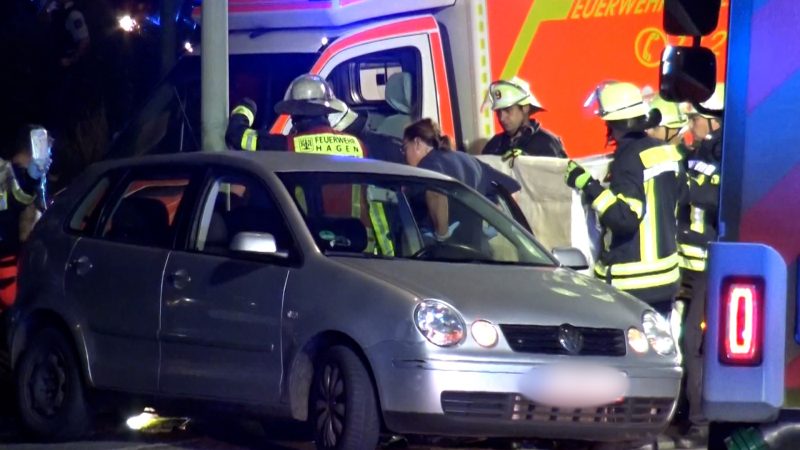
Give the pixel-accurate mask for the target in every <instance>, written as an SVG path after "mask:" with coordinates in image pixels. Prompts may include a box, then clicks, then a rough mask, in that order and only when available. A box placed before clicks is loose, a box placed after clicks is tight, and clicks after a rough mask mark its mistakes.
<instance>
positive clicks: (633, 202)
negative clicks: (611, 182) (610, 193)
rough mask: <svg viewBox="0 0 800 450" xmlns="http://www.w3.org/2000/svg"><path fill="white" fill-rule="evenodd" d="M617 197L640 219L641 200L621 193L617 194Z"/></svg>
mask: <svg viewBox="0 0 800 450" xmlns="http://www.w3.org/2000/svg"><path fill="white" fill-rule="evenodd" d="M617 198H618V199H620V200H622V201H623V202H625V204H627V205H628V206H630V208H631V210H632V211H633V212H634V213H635V214H636V218H638V219H641V218H642V214H644V205H642V202H641V200H638V199H635V198H633V197H626V196H624V195H622V194H617Z"/></svg>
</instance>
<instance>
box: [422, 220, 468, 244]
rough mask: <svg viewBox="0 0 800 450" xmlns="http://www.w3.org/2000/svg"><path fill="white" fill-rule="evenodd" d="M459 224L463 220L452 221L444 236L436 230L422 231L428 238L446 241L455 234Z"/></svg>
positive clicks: (424, 236) (423, 235)
mask: <svg viewBox="0 0 800 450" xmlns="http://www.w3.org/2000/svg"><path fill="white" fill-rule="evenodd" d="M459 225H461V222H460V221H458V220H456V221H455V222H453V223H451V224H450V226H449V227H447V234H445V235H444V236H442V235H440V234H439V233H437V232H435V231H426V232H424V233H422V237H423V238H428V239H433V240H435V241H436V242H444V241H446V240H448V239H450V238H451V237H452V236H453V232H454V231H456V228H458V227H459Z"/></svg>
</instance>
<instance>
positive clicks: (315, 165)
mask: <svg viewBox="0 0 800 450" xmlns="http://www.w3.org/2000/svg"><path fill="white" fill-rule="evenodd" d="M171 164H201V165H204V164H228V165H235V166H241V165H243V164H244V165H247V166H252V165H254V164H255V165H257V166H258V167H259V168H261V169H263V170H265V171H267V172H274V173H287V172H333V173H347V172H356V173H367V174H378V175H399V176H407V177H423V178H433V179H438V180H452V178H450V177H448V176H446V175H442V174H440V173H437V172H433V171H430V170H425V169H418V168H416V167H411V166H408V165H405V164H396V163H389V162H384V161H378V160H374V159H362V158H353V157H347V156H328V155H316V154H302V153H295V152H287V151H259V152H246V151H234V150H224V151H219V152H190V153H174V154H168V155H155V156H139V157H135V158H125V159H117V160H110V161H105V162H101V163H98V164H96V165H95V167H94V169H95V170H98V171H101V172H105V171H106V170H110V169H116V168H124V167H129V168H132V167H140V166H149V165H158V166H169V165H171Z"/></svg>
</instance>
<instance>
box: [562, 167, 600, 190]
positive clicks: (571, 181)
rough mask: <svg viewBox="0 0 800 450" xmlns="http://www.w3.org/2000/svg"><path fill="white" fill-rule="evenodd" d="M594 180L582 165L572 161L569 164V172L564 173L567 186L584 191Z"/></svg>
mask: <svg viewBox="0 0 800 450" xmlns="http://www.w3.org/2000/svg"><path fill="white" fill-rule="evenodd" d="M592 180H593V178H592V175H591V174H590V173H589V172H587V171H586V170H585V169H584V168H583V167H581V165H580V164H578V163H576V162H575V161H572V160H570V161H569V162H568V163H567V171H566V172H564V182H565V183H567V186H569V187H571V188H573V189H578V190H582V189H583V188H584V187H586V185H587V184H589V182H590V181H592Z"/></svg>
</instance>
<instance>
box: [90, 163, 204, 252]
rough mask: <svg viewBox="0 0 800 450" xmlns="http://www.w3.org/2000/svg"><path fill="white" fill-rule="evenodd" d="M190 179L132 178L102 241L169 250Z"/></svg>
mask: <svg viewBox="0 0 800 450" xmlns="http://www.w3.org/2000/svg"><path fill="white" fill-rule="evenodd" d="M189 181H190V177H189V175H188V174H186V175H185V176H174V175H172V176H165V177H144V176H142V177H133V178H131V179H130V180H128V182H127V183H126V186H125V188H124V191H123V193H122V195H121V196H119V198H118V199H117V202H116V204H115V206H114V209H113V211H112V212H111V214H110V216H109V217H108V219H107V220H106V223H105V225H104V227H103V232H102V233H101V237H102V238H105V239H109V240H113V241H117V242H124V243H128V244H136V245H144V246H153V247H163V248H169V247H171V246H172V240H173V237H174V234H175V228H176V226H175V225H176V216H177V212H178V208H179V207H180V205H181V202H182V201H183V199H184V197H185V194H186V191H187V188H188V186H189Z"/></svg>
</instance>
